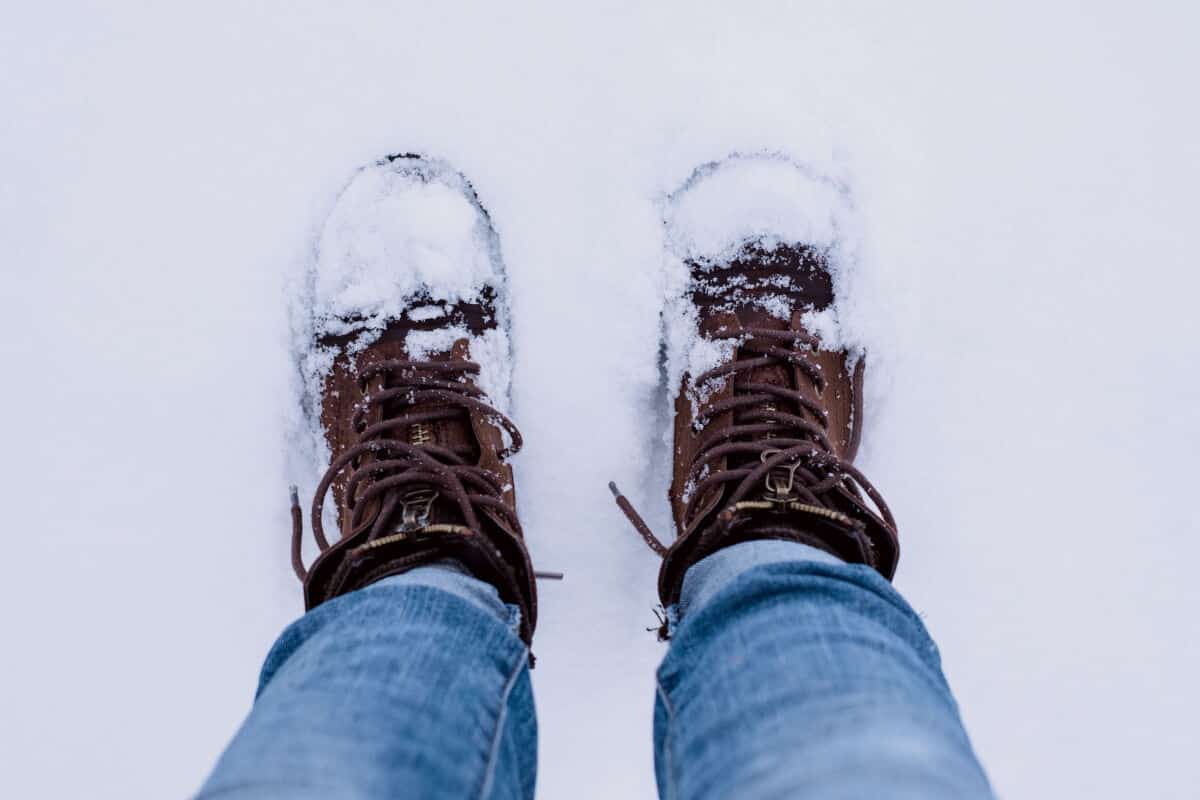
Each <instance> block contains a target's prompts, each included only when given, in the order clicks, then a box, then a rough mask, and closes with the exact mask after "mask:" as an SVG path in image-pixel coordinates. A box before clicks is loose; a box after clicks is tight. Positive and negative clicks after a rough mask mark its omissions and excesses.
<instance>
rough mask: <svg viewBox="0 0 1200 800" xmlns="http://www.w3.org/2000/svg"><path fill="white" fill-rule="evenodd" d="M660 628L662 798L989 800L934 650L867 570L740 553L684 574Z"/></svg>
mask: <svg viewBox="0 0 1200 800" xmlns="http://www.w3.org/2000/svg"><path fill="white" fill-rule="evenodd" d="M669 616H670V619H671V622H672V632H673V636H672V640H671V646H670V650H669V651H668V654H667V656H666V658H665V659H664V661H663V664H662V666H661V667H660V668H659V672H658V697H657V702H656V706H655V716H654V738H655V766H656V772H657V775H658V786H659V793H660V795H661V796H662V797H663V798H666V799H667V800H698V799H699V798H705V800H710V799H712V798H739V800H759V799H760V798H784V797H786V798H806V797H811V798H822V799H823V800H824V799H836V798H864V799H866V798H870V799H872V800H874V799H876V798H914V799H915V798H921V799H922V800H931V799H933V800H936V798H956V800H961V799H962V798H990V797H992V793H991V789H990V787H989V785H988V781H987V778H986V777H985V775H984V773H983V769H982V768H981V767H980V765H979V762H978V760H977V759H976V757H975V754H974V752H973V750H972V748H971V744H970V741H969V740H968V738H967V734H966V732H965V730H964V729H963V726H962V722H961V720H960V719H959V715H958V708H957V705H956V704H955V702H954V698H953V697H952V695H951V693H950V688H949V686H948V685H947V684H946V679H945V678H944V677H943V675H942V670H941V662H940V659H939V656H938V652H937V647H936V646H935V645H934V643H933V641H932V640H931V639H930V638H929V634H928V633H927V632H926V631H925V626H924V625H922V624H921V620H920V619H919V618H918V617H917V615H916V614H915V613H914V612H913V610H912V609H911V608H910V607H909V606H908V604H907V603H906V602H905V601H904V600H903V598H901V597H900V595H899V594H898V593H897V592H896V590H895V589H894V588H892V586H891V584H889V583H888V582H887V581H885V580H884V579H883V578H882V577H880V576H879V574H878V573H876V572H875V571H874V570H872V569H869V568H868V567H864V566H861V565H850V564H846V563H844V562H842V561H840V560H839V559H837V558H834V557H833V556H831V555H828V554H826V553H824V552H822V551H819V550H816V549H814V548H811V547H807V546H805V545H801V544H796V543H792V542H781V541H763V542H747V543H743V544H739V545H735V546H733V547H729V548H726V549H724V550H721V551H719V552H717V553H715V554H714V555H712V556H710V557H709V558H706V559H704V560H703V561H701V562H699V563H698V564H696V565H695V566H693V567H692V568H691V569H690V570H689V571H688V574H687V575H686V577H685V580H684V586H683V592H682V595H681V600H680V603H679V605H678V606H676V607H673V608H671V609H670V610H669Z"/></svg>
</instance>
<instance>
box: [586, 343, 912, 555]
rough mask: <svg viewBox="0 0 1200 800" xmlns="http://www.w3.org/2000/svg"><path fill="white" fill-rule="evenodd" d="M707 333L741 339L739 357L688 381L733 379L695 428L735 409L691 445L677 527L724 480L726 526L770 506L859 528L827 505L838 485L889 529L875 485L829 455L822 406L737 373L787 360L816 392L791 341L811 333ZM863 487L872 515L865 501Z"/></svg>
mask: <svg viewBox="0 0 1200 800" xmlns="http://www.w3.org/2000/svg"><path fill="white" fill-rule="evenodd" d="M713 338H715V339H727V340H728V339H737V340H740V342H739V350H740V353H739V355H740V357H739V358H737V359H735V360H733V361H730V362H729V363H727V364H723V365H720V366H717V367H714V368H713V369H710V370H708V371H707V372H705V373H703V374H702V375H700V376H699V377H698V378H697V379H696V380H695V387H696V389H697V390H700V389H702V388H703V387H704V386H705V385H707V384H710V383H711V382H714V381H718V380H721V379H726V380H733V381H734V385H733V393H732V394H731V396H729V397H727V398H725V399H723V400H720V401H718V402H716V403H714V404H713V405H712V406H711V407H709V408H707V409H705V410H704V411H703V412H701V413H700V414H698V415H697V416H696V419H695V424H696V426H697V427H698V428H701V429H702V428H703V427H704V425H705V424H707V423H708V422H709V421H711V420H712V418H714V417H716V416H717V415H719V414H723V413H725V412H729V411H732V412H733V414H734V424H733V425H731V426H729V427H727V428H725V429H720V428H717V429H715V430H714V431H713V432H711V433H710V434H708V436H707V437H706V438H705V439H703V440H702V441H701V444H700V446H699V447H698V448H697V450H696V455H695V457H694V458H693V460H692V463H691V464H690V465H689V467H688V473H687V480H686V482H685V485H686V486H690V487H691V490H690V492H689V498H690V501H689V502H687V503H686V506H685V512H684V518H683V520H682V524H681V526H680V530H681V531H682V533H683V534H687V533H690V532H691V531H692V530H693V529H694V528H695V527H697V526H698V524H699V523H700V522H701V520H698V519H696V516H697V514H698V504H697V503H695V502H694V501H695V500H696V499H697V498H702V497H704V496H705V495H706V493H707V492H708V490H710V489H711V488H713V487H715V486H719V485H724V484H729V483H737V486H736V487H735V488H734V489H733V492H732V494H731V495H730V496H729V498H728V499H727V500H726V503H725V507H724V509H722V510H721V511H720V512H719V514H718V520H719V521H720V522H721V524H722V525H723V526H724V527H725V528H726V529H728V527H729V526H730V525H732V523H733V521H734V519H735V516H736V515H737V513H738V512H740V511H753V510H765V509H772V508H774V509H786V510H788V511H794V512H799V513H807V514H812V515H815V516H820V517H824V518H826V519H829V520H833V521H835V522H839V523H842V524H845V525H847V526H850V527H856V526H861V524H862V523H861V522H859V521H858V520H856V519H854V518H853V517H851V516H850V515H848V514H845V513H843V512H841V511H838V510H836V508H834V507H833V505H834V503H833V498H832V494H833V493H834V492H835V491H837V490H839V489H840V490H842V491H841V492H840V493H839V496H840V499H841V500H842V501H843V502H849V503H850V504H851V505H852V506H854V508H855V509H856V510H857V511H859V512H860V513H862V514H864V515H868V516H871V517H875V518H876V519H878V520H879V521H880V522H881V523H883V524H884V525H885V526H886V527H887V528H889V529H891V530H895V527H896V522H895V519H894V518H893V517H892V513H891V511H890V510H889V509H888V507H887V504H886V503H885V502H884V500H883V497H882V496H881V495H880V494H879V492H878V491H877V490H876V489H875V487H874V486H872V485H871V483H870V481H868V480H867V479H866V477H864V476H863V474H862V473H861V472H859V471H858V469H856V468H855V467H854V465H853V464H851V463H849V462H848V461H844V460H842V459H841V458H839V457H838V456H837V455H835V454H834V452H833V446H832V444H831V443H830V441H829V436H828V428H829V418H828V414H826V412H825V410H824V409H823V408H821V406H820V405H819V404H817V403H814V402H812V401H811V400H809V399H808V398H806V397H805V396H804V395H803V394H802V393H801V392H799V391H798V390H795V389H789V388H786V387H782V386H775V385H773V384H768V383H759V382H755V381H750V380H745V379H744V377H743V376H744V374H745V373H748V372H751V371H753V370H756V369H761V368H764V367H771V366H794V367H796V368H797V369H799V370H800V371H801V372H802V373H803V374H804V375H805V376H806V377H807V378H808V379H809V380H810V381H812V383H813V385H814V387H815V388H816V389H817V391H818V392H820V391H823V390H824V388H825V378H824V377H823V376H822V375H821V371H820V369H818V367H817V365H816V364H815V363H814V362H813V361H811V360H810V359H809V358H808V357H807V356H806V355H805V351H804V350H800V349H797V346H801V347H804V348H815V347H816V346H817V345H818V343H819V341H818V339H817V338H816V337H815V336H812V335H810V334H808V333H806V332H804V331H792V330H786V331H781V330H773V329H767V328H746V329H741V330H727V331H720V332H717V333H716V334H714V336H713ZM784 345H787V346H784ZM780 401H783V402H786V403H792V404H794V406H795V407H797V408H803V409H804V410H806V411H808V412H809V413H810V414H812V415H813V417H815V418H816V420H817V422H816V423H814V422H812V421H810V420H808V419H805V418H804V417H803V416H800V415H799V414H796V413H792V412H788V411H781V410H780V409H779V405H778V404H779V402H780ZM756 456H757V460H756V459H755V457H756ZM730 457H732V458H734V459H739V460H741V461H743V462H744V463H743V464H742V465H740V466H736V467H729V466H726V467H725V468H723V469H719V468H717V462H719V461H720V460H721V459H722V458H730ZM706 473H707V474H706ZM764 486H765V487H766V491H765V493H764V494H763V499H760V500H753V499H749V498H750V496H751V493H752V492H756V491H759V490H761V489H762V487H764ZM609 489H610V491H612V493H613V496H614V497H615V498H616V501H617V505H618V506H619V507H620V509H621V511H622V512H623V513H624V514H625V516H626V517H627V518H628V519H629V521H630V523H631V524H632V525H633V527H634V529H636V530H637V532H638V534H639V535H641V537H642V538H643V539H644V540H645V541H646V544H647V545H649V546H650V549H651V550H653V551H654V552H655V553H657V554H659V555H660V556H662V555H665V554H666V553H667V546H666V545H664V544H663V542H662V540H660V539H659V538H658V537H657V536H655V535H654V532H653V531H651V530H650V527H649V526H648V525H646V523H645V521H644V520H643V519H642V517H641V515H640V514H638V512H637V510H636V509H635V508H634V507H633V505H632V504H631V503H630V502H629V500H628V499H627V498H625V497H624V496H623V495H622V494H621V492H620V490H619V489H618V488H617V486H616V484H615V483H609ZM864 493H865V494H866V496H867V498H869V499H870V500H871V502H872V503H873V504H874V505H875V508H876V509H877V510H878V513H876V511H875V510H873V509H871V508H870V507H869V506H868V505H867V504H866V503H865V502H864V498H863V494H864Z"/></svg>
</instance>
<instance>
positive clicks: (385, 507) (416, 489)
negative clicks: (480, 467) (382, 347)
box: [372, 339, 479, 536]
mask: <svg viewBox="0 0 1200 800" xmlns="http://www.w3.org/2000/svg"><path fill="white" fill-rule="evenodd" d="M399 355H400V357H401V358H404V359H406V360H418V359H411V358H410V355H409V353H407V351H405V352H403V353H402V354H399ZM419 360H420V361H432V362H443V363H444V362H450V363H453V362H455V361H459V362H464V361H467V360H468V345H467V340H466V339H460V340H458V341H456V342H455V343H454V344H453V345H452V346H451V348H450V349H449V350H445V351H441V352H437V351H430V352H425V353H421V358H420V359H419ZM418 374H420V372H418ZM429 375H430V377H433V378H435V379H437V380H454V379H455V377H454V375H453V374H446V373H440V372H439V373H429ZM400 384H402V381H401V380H399V379H397V378H396V377H390V378H389V380H388V386H389V388H392V387H394V386H398V385H400ZM388 406H389V407H387V408H386V409H385V413H386V414H387V415H389V416H391V415H404V416H419V415H422V414H424V413H426V412H438V417H437V418H436V419H429V420H417V421H414V422H413V423H412V424H410V425H408V426H407V427H405V428H399V429H397V430H396V434H395V435H396V437H397V438H400V439H402V440H404V441H407V442H408V443H409V444H411V445H414V446H417V447H421V446H423V445H431V446H434V447H438V448H443V449H446V450H451V451H453V452H455V453H457V454H458V455H459V457H461V458H463V459H464V460H465V461H466V462H467V463H468V464H473V463H475V462H476V461H477V460H478V454H479V447H478V442H476V440H475V436H474V432H473V428H472V426H471V422H470V417H469V413H468V412H467V411H466V410H465V409H458V408H455V409H449V410H448V409H447V408H446V405H445V404H444V403H442V402H440V401H437V400H432V401H430V402H426V403H418V404H416V405H410V404H407V403H404V402H401V401H396V402H395V403H394V404H388ZM447 411H449V413H446V412H447ZM431 455H432V456H433V457H434V458H436V459H438V460H439V461H444V460H445V459H444V458H443V457H441V456H440V455H438V454H434V453H431ZM396 493H397V497H396V498H395V499H394V500H392V499H391V498H388V500H385V502H384V503H383V504H382V505H381V509H380V510H381V511H384V512H386V519H377V520H376V521H375V523H374V525H373V526H372V528H373V536H386V535H389V534H392V533H397V532H401V531H404V530H414V529H417V528H420V527H423V526H425V525H429V524H438V523H448V524H461V523H463V522H465V520H464V519H463V515H462V512H461V510H460V509H459V507H458V504H457V503H455V502H454V501H453V500H451V499H450V498H448V497H447V496H446V493H445V491H444V490H442V489H439V488H438V487H435V486H432V485H430V484H423V483H411V484H405V485H404V486H402V487H400V488H398V489H397V490H396Z"/></svg>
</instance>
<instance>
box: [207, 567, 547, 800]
mask: <svg viewBox="0 0 1200 800" xmlns="http://www.w3.org/2000/svg"><path fill="white" fill-rule="evenodd" d="M519 613H520V612H519V611H518V610H517V608H516V607H515V606H511V605H506V604H504V603H502V602H501V601H500V598H499V596H498V595H497V593H496V590H495V589H494V588H493V587H492V586H490V585H489V584H486V583H484V582H482V581H480V580H478V579H476V578H473V577H471V576H469V575H468V574H466V573H465V572H462V571H459V570H457V569H455V568H453V567H449V566H428V567H421V568H418V569H415V570H412V571H410V572H406V573H404V574H401V575H396V576H393V577H390V578H385V579H384V580H382V581H380V582H378V583H375V584H372V585H370V586H367V587H366V588H363V589H359V590H357V591H353V592H349V593H347V594H344V595H341V596H340V597H337V598H334V599H333V600H330V601H328V602H326V603H323V604H322V605H320V606H318V607H316V608H315V609H313V610H312V611H310V612H309V613H308V614H306V615H305V616H304V617H302V618H301V619H299V620H298V621H297V622H295V623H294V624H292V625H291V626H290V627H289V628H288V629H287V630H286V631H284V633H283V635H282V636H280V638H279V641H278V642H276V644H275V646H274V648H272V650H271V652H270V654H269V655H268V656H267V660H266V663H265V664H264V665H263V670H262V676H261V680H260V684H259V688H258V695H257V698H256V699H255V702H254V707H253V709H252V710H251V712H250V715H249V717H248V718H247V719H246V722H245V724H243V726H242V728H241V730H240V731H239V732H238V733H237V735H236V736H235V737H234V739H233V741H232V742H231V743H230V745H229V747H228V749H227V750H226V751H225V753H224V755H222V756H221V758H220V760H219V761H218V763H217V766H216V768H215V769H214V771H213V773H212V775H211V776H210V777H209V779H208V781H207V782H206V783H205V785H204V788H203V789H202V790H201V791H200V795H199V797H200V798H205V799H206V800H207V798H222V800H223V799H224V798H233V797H246V798H255V800H264V799H265V800H269V799H270V798H276V797H278V798H383V797H422V798H424V797H431V798H433V797H447V798H497V799H499V798H504V799H505V800H510V799H511V800H517V799H518V798H531V797H533V787H534V777H535V770H536V763H535V759H536V752H537V723H536V721H535V717H534V707H533V695H532V692H531V687H530V682H529V667H528V665H529V651H528V648H527V647H526V645H525V643H524V642H523V641H522V640H521V638H520V636H519V621H518V616H519Z"/></svg>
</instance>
